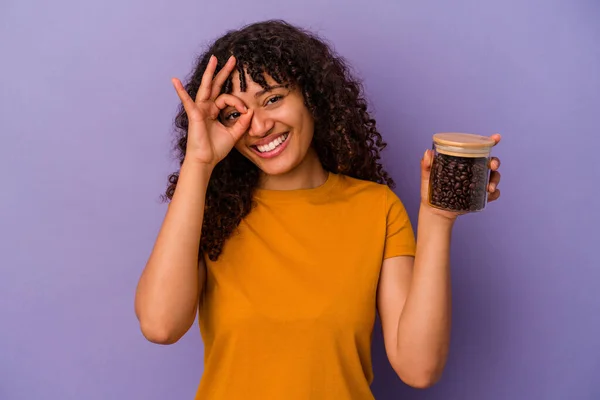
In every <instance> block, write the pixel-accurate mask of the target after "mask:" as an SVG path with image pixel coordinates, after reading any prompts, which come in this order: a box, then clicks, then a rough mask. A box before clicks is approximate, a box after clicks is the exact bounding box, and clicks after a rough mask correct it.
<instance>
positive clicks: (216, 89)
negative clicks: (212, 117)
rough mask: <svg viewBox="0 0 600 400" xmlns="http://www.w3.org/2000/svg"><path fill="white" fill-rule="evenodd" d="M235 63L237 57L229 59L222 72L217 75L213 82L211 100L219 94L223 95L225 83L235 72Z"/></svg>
mask: <svg viewBox="0 0 600 400" xmlns="http://www.w3.org/2000/svg"><path fill="white" fill-rule="evenodd" d="M235 63H236V59H235V57H234V56H231V57H229V60H227V62H226V63H225V65H223V68H221V70H220V71H219V72H218V73H217V76H216V77H215V79H213V82H212V89H211V93H210V98H211V99H215V98H216V97H217V96H218V95H219V93H221V88H222V87H223V84H224V83H225V81H226V80H227V78H228V77H229V75H231V73H232V72H233V70H234V68H235Z"/></svg>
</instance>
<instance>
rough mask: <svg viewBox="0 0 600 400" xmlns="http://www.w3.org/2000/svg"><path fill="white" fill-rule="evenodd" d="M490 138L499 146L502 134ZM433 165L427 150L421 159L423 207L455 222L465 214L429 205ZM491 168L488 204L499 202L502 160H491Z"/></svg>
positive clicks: (429, 151)
mask: <svg viewBox="0 0 600 400" xmlns="http://www.w3.org/2000/svg"><path fill="white" fill-rule="evenodd" d="M490 137H491V138H492V139H493V140H494V141H495V142H496V144H498V143H499V142H500V139H501V138H502V137H501V136H500V134H497V133H496V134H494V135H492V136H490ZM432 163H433V152H432V151H431V150H427V151H426V152H425V154H424V155H423V158H422V159H421V207H426V208H427V210H428V211H431V212H432V213H433V214H437V215H439V216H442V217H446V218H448V219H450V220H455V219H456V218H457V217H458V216H459V215H461V214H465V212H456V211H445V210H440V209H438V208H435V207H432V206H430V205H429V201H428V198H429V197H428V194H429V176H430V175H431V164H432ZM489 167H490V169H491V171H492V172H491V173H490V182H489V183H488V187H487V192H488V193H487V196H488V202H492V201H495V200H498V198H499V197H500V189H498V184H499V183H500V172H498V168H500V159H499V158H497V157H492V158H491V159H490V165H489Z"/></svg>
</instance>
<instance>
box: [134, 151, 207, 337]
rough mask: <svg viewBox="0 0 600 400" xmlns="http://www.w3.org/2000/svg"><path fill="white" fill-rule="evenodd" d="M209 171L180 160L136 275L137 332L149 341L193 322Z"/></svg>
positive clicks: (199, 284)
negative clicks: (153, 236)
mask: <svg viewBox="0 0 600 400" xmlns="http://www.w3.org/2000/svg"><path fill="white" fill-rule="evenodd" d="M211 172H212V170H211V168H210V167H208V166H207V165H206V164H202V163H195V162H191V161H190V162H188V161H185V162H184V164H183V165H182V167H181V171H180V175H179V180H178V182H177V189H176V190H175V193H174V195H173V199H172V201H171V203H170V204H169V208H168V210H167V214H166V216H165V219H164V221H163V224H162V227H161V229H160V232H159V234H158V238H157V239H156V243H155V245H154V248H153V250H152V253H151V254H150V258H149V259H148V263H147V264H146V267H145V268H144V271H143V273H142V276H141V278H140V280H139V283H138V287H137V291H136V296H135V312H136V315H137V317H138V320H139V321H140V327H141V330H142V333H143V334H144V336H145V337H146V338H147V339H148V340H149V341H151V342H153V343H160V344H172V343H175V342H176V341H178V340H179V339H180V338H181V337H182V336H183V335H184V334H185V333H186V332H187V331H188V329H189V328H190V326H191V325H192V324H193V323H194V319H195V317H196V311H197V307H198V299H199V295H200V293H201V292H202V286H203V283H204V276H205V271H204V266H203V263H199V261H198V250H199V245H200V234H201V231H202V220H203V217H204V200H205V197H206V188H207V186H208V181H209V178H210V174H211ZM200 268H201V269H202V270H200V271H199V269H200Z"/></svg>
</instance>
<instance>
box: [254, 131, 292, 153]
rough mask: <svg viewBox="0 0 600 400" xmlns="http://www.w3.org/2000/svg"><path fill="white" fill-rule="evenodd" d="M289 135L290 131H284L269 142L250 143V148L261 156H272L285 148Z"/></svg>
mask: <svg viewBox="0 0 600 400" xmlns="http://www.w3.org/2000/svg"><path fill="white" fill-rule="evenodd" d="M289 136H290V133H289V132H286V133H284V134H283V135H279V136H277V137H276V138H274V139H273V140H271V141H270V142H269V143H266V144H264V145H260V146H257V145H252V146H250V148H251V149H252V150H253V151H254V152H255V153H256V154H257V155H258V156H259V157H261V158H273V157H275V156H278V155H279V154H281V152H282V151H283V150H285V148H286V147H287V144H288V141H287V139H288V137H289Z"/></svg>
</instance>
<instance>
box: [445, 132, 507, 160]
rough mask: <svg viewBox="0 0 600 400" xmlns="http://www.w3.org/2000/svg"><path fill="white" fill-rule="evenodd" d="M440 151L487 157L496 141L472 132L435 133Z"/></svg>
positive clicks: (458, 154)
mask: <svg viewBox="0 0 600 400" xmlns="http://www.w3.org/2000/svg"><path fill="white" fill-rule="evenodd" d="M433 143H434V145H435V147H436V149H437V151H438V152H440V153H444V154H448V155H452V156H459V157H487V156H489V153H490V151H491V149H492V147H494V146H495V145H496V141H495V140H494V139H492V138H489V137H487V136H481V135H474V134H471V133H457V132H445V133H436V134H435V135H433Z"/></svg>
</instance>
